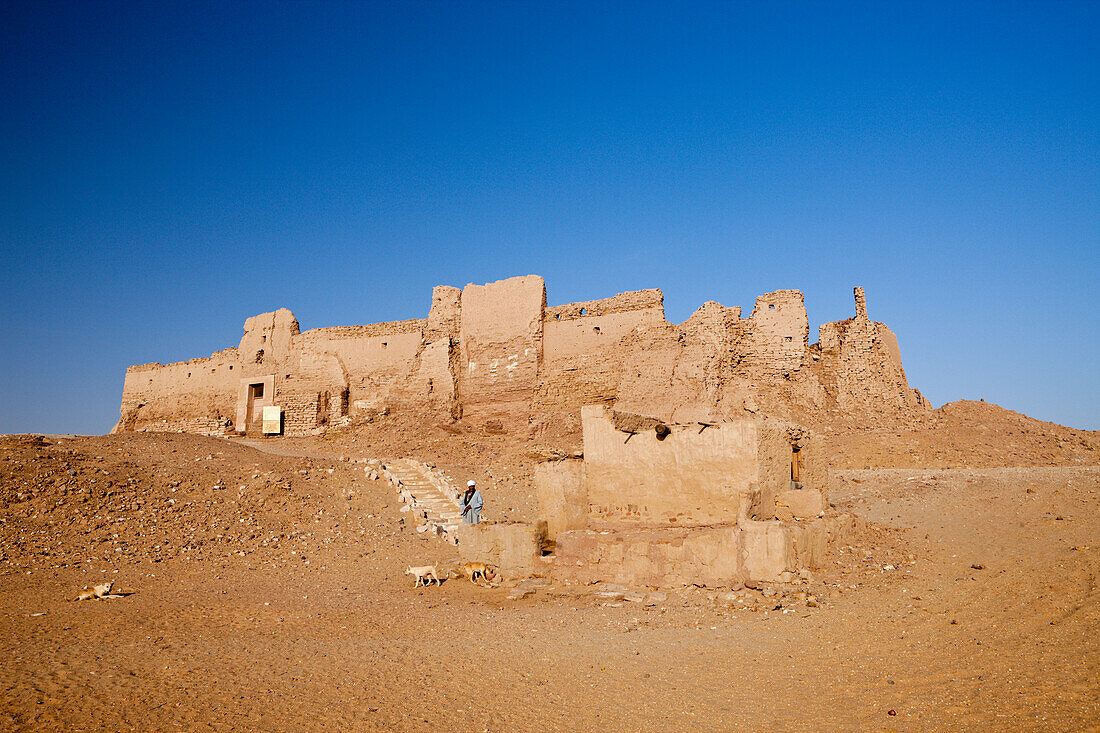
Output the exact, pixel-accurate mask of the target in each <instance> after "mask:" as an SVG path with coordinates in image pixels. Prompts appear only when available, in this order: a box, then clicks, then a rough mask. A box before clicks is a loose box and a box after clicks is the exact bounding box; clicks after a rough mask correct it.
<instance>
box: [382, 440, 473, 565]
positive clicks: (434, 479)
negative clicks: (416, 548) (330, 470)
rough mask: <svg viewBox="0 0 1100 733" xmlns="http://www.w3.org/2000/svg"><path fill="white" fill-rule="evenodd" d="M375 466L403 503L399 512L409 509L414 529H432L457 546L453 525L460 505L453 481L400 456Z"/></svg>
mask: <svg viewBox="0 0 1100 733" xmlns="http://www.w3.org/2000/svg"><path fill="white" fill-rule="evenodd" d="M378 465H379V467H378V470H379V472H380V473H381V474H382V476H384V477H385V478H386V480H388V481H389V482H390V484H392V485H393V487H394V489H396V490H397V495H398V499H399V500H400V501H401V502H403V503H404V504H405V506H403V507H401V511H403V512H405V511H408V512H412V515H413V517H414V518H415V520H416V524H417V527H416V531H418V532H433V533H434V534H435V535H436V536H437V537H439V538H440V539H442V540H444V541H446V542H450V543H451V544H454V545H457V544H458V537H457V535H456V533H455V528H456V527H458V525H459V524H460V523H461V522H462V508H461V506H460V505H459V503H458V498H457V497H458V495H459V491H458V488H457V487H456V486H455V485H454V482H453V481H451V479H450V478H448V477H447V476H446V475H444V474H443V473H441V472H439V471H436V470H433V469H432V468H431V467H429V466H427V465H425V464H423V463H421V462H419V461H416V460H413V459H412V458H399V459H397V460H395V461H389V462H386V463H380V464H378ZM483 518H484V517H483Z"/></svg>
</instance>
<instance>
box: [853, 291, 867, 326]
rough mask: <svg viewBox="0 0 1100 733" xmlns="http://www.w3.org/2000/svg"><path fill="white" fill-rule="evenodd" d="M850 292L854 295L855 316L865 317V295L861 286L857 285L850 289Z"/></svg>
mask: <svg viewBox="0 0 1100 733" xmlns="http://www.w3.org/2000/svg"><path fill="white" fill-rule="evenodd" d="M852 292H853V293H855V296H856V318H866V317H867V296H866V295H864V294H863V288H861V287H860V286H858V285H857V286H855V288H853V289H852Z"/></svg>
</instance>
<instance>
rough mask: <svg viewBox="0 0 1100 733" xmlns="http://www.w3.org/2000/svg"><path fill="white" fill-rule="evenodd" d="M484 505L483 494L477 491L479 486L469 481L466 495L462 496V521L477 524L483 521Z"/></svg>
mask: <svg viewBox="0 0 1100 733" xmlns="http://www.w3.org/2000/svg"><path fill="white" fill-rule="evenodd" d="M484 503H485V502H484V501H482V499H481V492H480V491H478V490H477V484H476V483H475V482H473V481H467V482H466V493H465V494H463V495H462V521H463V522H467V523H469V524H477V523H478V522H479V521H480V519H481V516H480V515H481V507H482V505H483V504H484Z"/></svg>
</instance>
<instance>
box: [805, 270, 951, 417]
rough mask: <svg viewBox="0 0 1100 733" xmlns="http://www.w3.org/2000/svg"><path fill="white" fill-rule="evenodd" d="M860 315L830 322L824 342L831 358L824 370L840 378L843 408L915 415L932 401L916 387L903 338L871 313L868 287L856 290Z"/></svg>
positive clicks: (821, 331)
mask: <svg viewBox="0 0 1100 733" xmlns="http://www.w3.org/2000/svg"><path fill="white" fill-rule="evenodd" d="M854 294H855V304H856V315H855V317H853V318H849V319H847V320H844V321H835V322H831V323H824V324H822V325H821V327H820V328H819V329H818V335H819V339H818V343H819V345H820V348H821V354H822V356H824V357H826V359H827V360H826V362H825V363H824V365H823V369H824V370H825V371H827V372H828V373H829V374H830V376H831V378H832V380H833V381H834V382H835V385H836V386H835V399H836V402H837V407H838V408H839V409H840V410H841V411H842V412H845V413H848V414H853V415H861V414H863V415H865V414H879V415H884V414H885V415H894V414H899V413H901V414H915V413H919V412H922V411H926V410H928V409H929V408H930V405H929V404H928V403H927V401H926V400H924V398H923V397H921V396H920V394H919V393H918V392H917V391H916V390H914V389H910V387H909V381H908V379H906V376H905V369H904V368H903V367H902V363H901V351H900V349H899V348H898V340H897V336H895V335H894V332H893V331H891V330H890V329H889V327H887V326H886V324H885V323H878V322H876V321H873V320H871V319H870V318H869V317H868V316H867V300H866V297H865V295H864V292H863V288H861V287H856V288H855V289H854Z"/></svg>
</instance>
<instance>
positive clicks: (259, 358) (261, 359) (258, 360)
mask: <svg viewBox="0 0 1100 733" xmlns="http://www.w3.org/2000/svg"><path fill="white" fill-rule="evenodd" d="M256 363H257V364H263V363H264V350H263V349H260V350H259V351H257V352H256Z"/></svg>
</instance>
